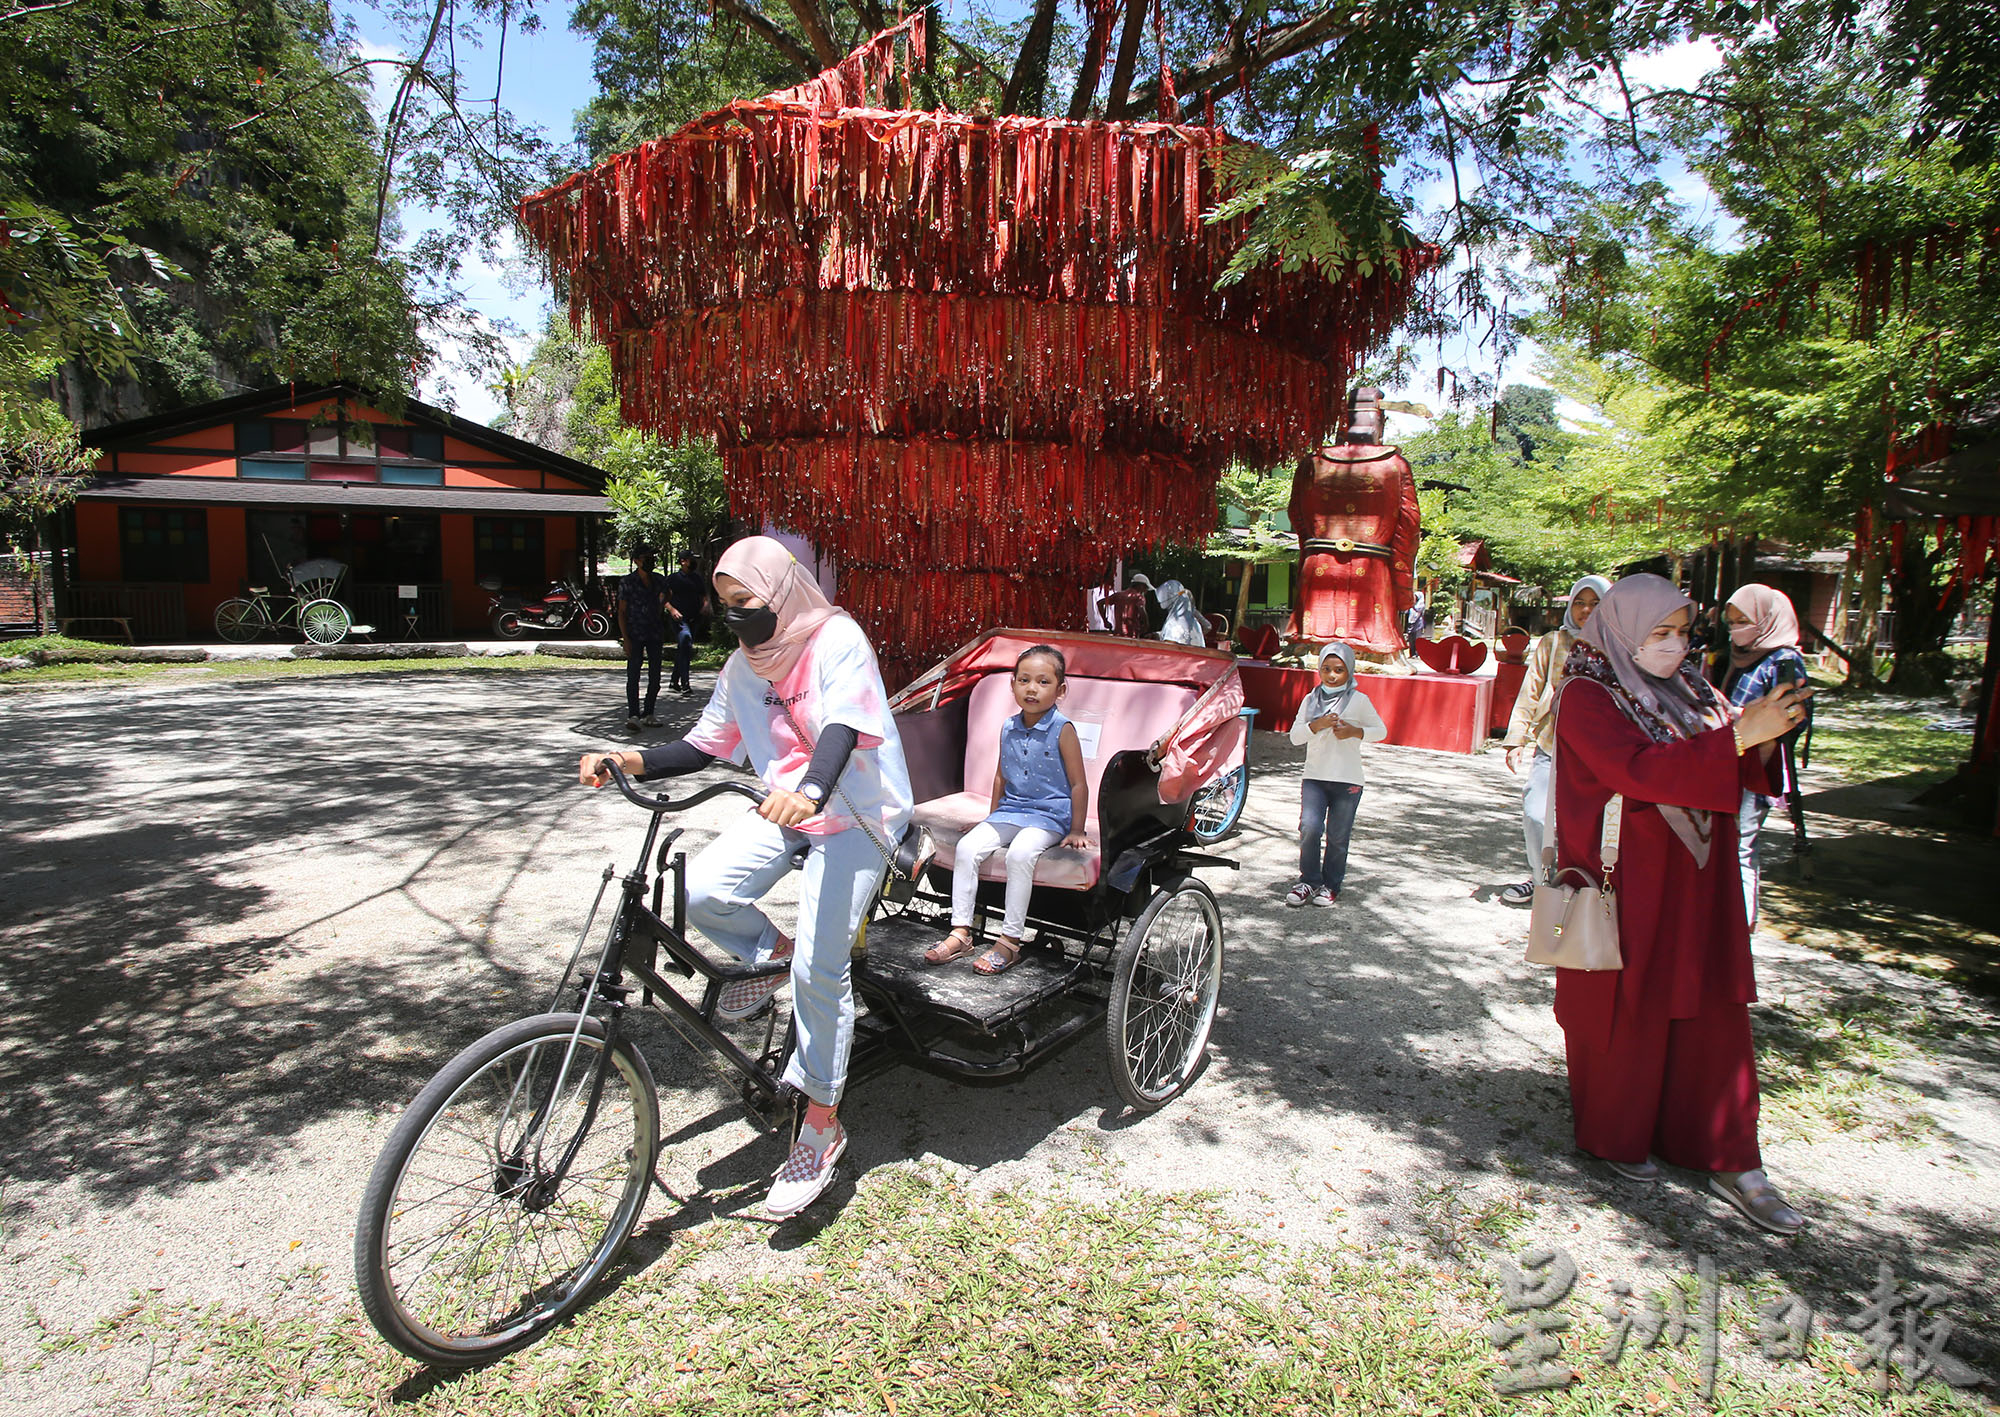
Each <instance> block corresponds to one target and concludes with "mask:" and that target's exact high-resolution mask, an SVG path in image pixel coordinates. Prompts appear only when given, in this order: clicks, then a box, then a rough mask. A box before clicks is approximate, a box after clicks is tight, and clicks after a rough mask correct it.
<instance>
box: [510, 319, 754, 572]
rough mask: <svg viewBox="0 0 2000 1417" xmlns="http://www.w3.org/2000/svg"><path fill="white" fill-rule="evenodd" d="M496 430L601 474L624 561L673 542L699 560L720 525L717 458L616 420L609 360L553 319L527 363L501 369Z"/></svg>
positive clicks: (722, 508)
mask: <svg viewBox="0 0 2000 1417" xmlns="http://www.w3.org/2000/svg"><path fill="white" fill-rule="evenodd" d="M499 387H500V389H501V391H502V393H503V395H504V396H505V398H506V400H507V414H506V417H505V419H504V420H503V426H504V427H505V428H506V429H507V431H509V432H511V433H513V434H514V435H515V436H516V437H520V438H530V439H532V440H534V441H535V442H538V443H540V444H541V445H542V446H544V447H548V448H553V449H555V450H557V451H559V452H563V453H567V454H568V455H569V456H571V457H574V458H580V459H582V460H583V461H585V462H588V463H592V464H595V465H596V466H598V467H601V468H603V469H604V471H605V472H606V473H607V474H609V478H608V480H607V482H606V484H605V489H604V491H605V496H606V497H607V498H608V499H609V500H610V502H611V509H612V525H613V536H614V538H615V540H616V542H617V545H618V548H619V549H620V550H621V551H623V552H625V553H626V554H628V555H629V554H630V553H631V552H632V551H634V550H636V549H637V548H638V547H641V546H649V547H652V548H654V549H656V550H658V551H659V552H661V553H662V554H663V555H664V554H665V553H666V552H667V551H668V549H669V548H670V547H674V546H675V545H676V543H678V545H679V546H680V547H682V548H686V549H692V550H693V551H694V552H695V554H696V556H697V557H698V558H703V559H707V558H710V557H711V556H712V554H713V550H714V547H715V545H716V543H717V542H718V540H719V539H720V536H721V533H722V532H723V530H724V528H725V524H726V523H727V520H728V498H727V495H726V493H725V492H724V489H723V481H722V458H721V455H720V454H719V453H717V452H716V449H715V445H714V444H713V443H712V442H709V441H707V440H704V439H691V440H689V441H688V442H685V443H680V444H670V443H664V442H662V441H661V440H659V439H658V438H655V437H653V436H652V435H651V434H649V433H646V432H644V431H643V430H641V429H638V428H634V427H632V426H630V425H629V424H627V423H626V422H625V421H624V416H623V414H622V412H621V410H620V407H619V400H618V394H617V390H616V389H615V388H614V387H613V385H612V379H611V357H610V355H609V354H607V353H606V352H605V350H604V349H603V347H602V346H600V345H596V344H593V343H591V342H589V341H587V340H581V339H578V338H577V337H576V336H575V335H573V334H571V333H570V331H569V328H568V326H567V325H566V324H565V323H563V322H562V321H561V320H560V319H559V318H551V320H550V321H549V324H548V327H547V329H546V330H545V331H544V333H543V335H542V338H541V340H540V341H539V342H538V343H537V344H536V346H535V351H534V353H533V355H532V356H530V358H529V360H528V363H527V364H526V365H523V366H520V367H518V368H515V369H511V370H508V371H507V372H506V374H505V375H504V376H503V378H502V380H501V384H500V386H499Z"/></svg>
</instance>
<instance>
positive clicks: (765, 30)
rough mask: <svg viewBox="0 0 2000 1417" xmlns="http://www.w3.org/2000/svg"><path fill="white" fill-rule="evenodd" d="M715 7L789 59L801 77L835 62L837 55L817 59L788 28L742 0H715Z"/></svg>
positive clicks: (836, 61)
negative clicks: (823, 59)
mask: <svg viewBox="0 0 2000 1417" xmlns="http://www.w3.org/2000/svg"><path fill="white" fill-rule="evenodd" d="M715 8H716V11H717V12H718V13H720V14H724V15H727V16H729V17H730V18H731V19H733V20H735V21H736V22H737V23H738V24H740V25H742V26H743V27H744V28H745V29H747V30H749V31H750V32H751V33H752V34H755V35H756V36H757V37H758V38H760V39H762V40H763V41H764V42H765V43H767V44H769V45H770V46H771V47H772V48H773V49H775V50H777V51H778V52H779V53H780V54H782V55H784V56H785V58H787V59H789V60H791V61H792V63H793V64H795V65H797V66H798V70H799V73H800V75H801V76H802V77H804V78H808V79H810V78H811V77H812V76H813V75H815V74H817V73H818V72H819V71H820V70H822V69H826V68H830V67H832V65H833V64H835V63H838V62H839V59H840V56H839V55H835V56H834V58H833V59H832V60H831V61H829V62H828V63H826V64H822V63H820V62H819V60H818V59H817V58H815V57H814V55H813V52H812V51H811V50H810V49H808V48H806V47H805V46H804V45H803V44H801V43H799V41H798V40H797V39H795V38H794V37H793V36H792V34H791V32H790V31H789V30H787V29H785V28H784V26H782V25H778V24H774V23H772V21H771V20H770V19H768V18H767V17H766V16H764V15H763V14H762V13H760V12H759V11H757V10H756V9H753V8H752V7H751V6H749V5H747V4H744V3H743V0H715Z"/></svg>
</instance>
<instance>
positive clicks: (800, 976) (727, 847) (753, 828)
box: [687, 812, 887, 1107]
mask: <svg viewBox="0 0 2000 1417" xmlns="http://www.w3.org/2000/svg"><path fill="white" fill-rule="evenodd" d="M801 846H807V847H808V848H809V849H808V850H807V852H806V860H805V867H804V872H803V877H802V879H801V880H800V882H799V923H798V925H797V926H796V927H795V928H794V930H793V934H792V940H793V944H794V945H795V947H796V949H795V953H794V954H793V955H792V1018H793V1021H794V1022H795V1023H796V1024H797V1025H798V1037H797V1039H796V1040H795V1041H794V1044H793V1047H792V1056H791V1059H790V1061H789V1062H787V1063H786V1064H785V1081H786V1082H788V1083H790V1084H791V1085H792V1086H793V1087H796V1088H797V1089H798V1090H799V1091H800V1092H803V1093H804V1094H805V1095H806V1096H808V1097H810V1098H811V1099H812V1100H813V1101H815V1102H819V1103H823V1104H824V1105H826V1106H828V1107H833V1106H836V1105H838V1103H839V1102H840V1094H841V1093H842V1091H844V1090H845V1088H846V1086H847V1057H848V1053H849V1051H850V1050H851V1049H852V1048H853V1046H854V976H853V971H852V966H851V965H850V964H849V957H850V955H851V952H852V950H853V948H854V935H855V932H856V931H858V930H859V929H860V928H861V921H862V919H863V918H864V917H865V916H866V915H867V914H868V907H869V906H870V905H872V904H873V903H874V900H875V892H876V891H877V889H879V888H880V886H881V884H882V873H883V871H885V870H886V869H887V863H885V862H884V861H883V860H882V853H881V851H880V850H879V849H877V847H876V846H875V844H874V842H873V841H871V840H870V839H869V837H868V834H867V833H866V832H865V831H864V830H863V829H862V828H860V827H849V828H848V829H847V830H846V831H843V832H836V833H834V834H833V835H832V836H808V835H807V834H806V833H804V832H797V831H792V830H790V829H789V828H786V827H776V826H772V825H771V823H769V822H767V821H765V820H764V819H763V818H762V817H760V816H757V815H756V814H755V813H753V812H745V813H744V814H743V815H742V816H740V817H738V818H737V819H736V820H735V821H734V822H733V823H731V824H730V825H729V826H727V827H725V828H723V830H722V833H721V835H719V836H717V837H716V838H715V840H713V841H711V842H710V843H709V844H708V845H707V846H705V847H703V848H702V849H701V851H700V852H699V853H698V854H697V855H696V856H695V857H694V859H693V860H691V861H689V862H688V884H687V889H688V923H689V924H690V925H692V926H694V928H695V929H697V930H699V931H701V933H702V934H703V935H705V936H707V937H708V938H709V939H710V940H712V941H714V942H715V943H716V944H717V945H719V946H721V947H722V948H723V949H725V950H727V951H729V953H730V954H732V955H734V956H735V957H736V958H737V959H739V960H741V961H743V962H744V963H745V964H761V963H763V962H764V961H766V960H768V959H770V957H771V951H772V950H773V949H775V948H776V947H777V943H778V927H777V925H776V924H775V923H773V921H772V920H771V917H770V916H768V915H766V914H765V913H764V912H763V911H761V910H759V909H758V908H757V901H758V900H760V899H761V898H762V897H763V896H764V893H765V892H767V891H769V890H770V889H771V887H772V886H774V885H776V884H777V883H778V882H779V881H780V880H782V879H783V878H784V877H785V876H786V875H787V874H789V873H790V871H791V869H792V855H793V853H794V852H796V851H797V850H798V849H799V847H801Z"/></svg>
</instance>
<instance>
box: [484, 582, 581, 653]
mask: <svg viewBox="0 0 2000 1417" xmlns="http://www.w3.org/2000/svg"><path fill="white" fill-rule="evenodd" d="M479 586H480V589H481V590H484V591H486V592H487V593H488V594H489V595H491V596H492V597H493V599H492V601H491V602H490V603H489V604H488V605H487V607H486V608H487V610H488V612H489V613H490V614H491V615H492V621H493V633H494V634H496V635H498V636H499V637H500V638H501V639H503V640H518V639H519V638H521V636H522V635H523V634H525V633H527V632H528V631H529V630H539V631H542V632H543V633H544V634H555V633H558V632H560V631H563V630H567V629H569V628H570V626H572V625H574V626H576V628H577V629H578V630H579V631H580V632H581V633H582V635H583V637H584V638H585V639H587V640H607V639H610V638H611V617H610V616H609V615H606V614H605V613H604V612H603V611H602V610H598V609H595V608H593V607H592V606H590V605H588V604H586V603H585V601H584V598H583V592H582V591H580V590H578V589H577V588H576V586H575V585H573V584H571V583H570V582H569V581H561V580H559V581H555V582H553V583H551V585H550V586H549V588H548V590H547V591H546V592H545V593H544V594H543V596H542V598H541V599H540V600H532V601H526V602H523V601H522V600H521V598H520V597H519V596H515V595H502V594H501V593H500V582H498V581H495V580H485V581H481V582H480V583H479Z"/></svg>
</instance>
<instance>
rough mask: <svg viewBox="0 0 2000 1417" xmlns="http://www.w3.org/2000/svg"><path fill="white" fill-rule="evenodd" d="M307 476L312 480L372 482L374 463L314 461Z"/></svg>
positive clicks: (373, 478)
mask: <svg viewBox="0 0 2000 1417" xmlns="http://www.w3.org/2000/svg"><path fill="white" fill-rule="evenodd" d="M308 476H309V477H310V478H311V479H312V480H313V481H314V482H373V481H375V464H374V463H368V462H316V463H314V464H313V465H312V468H311V471H310V472H309V473H308Z"/></svg>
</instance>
